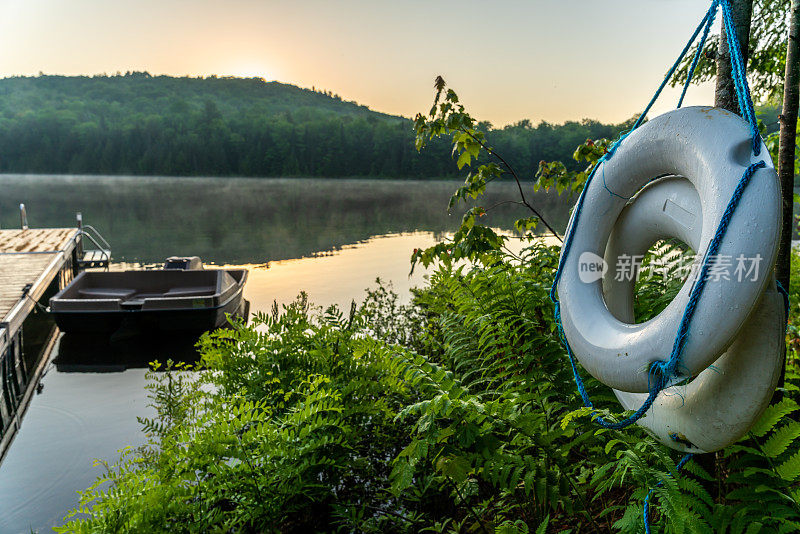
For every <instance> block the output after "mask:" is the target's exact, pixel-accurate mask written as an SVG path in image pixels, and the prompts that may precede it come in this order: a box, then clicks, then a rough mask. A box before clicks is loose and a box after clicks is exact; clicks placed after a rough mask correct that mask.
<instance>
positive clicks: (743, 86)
mask: <svg viewBox="0 0 800 534" xmlns="http://www.w3.org/2000/svg"><path fill="white" fill-rule="evenodd" d="M715 1H716V0H715ZM720 4H721V5H722V15H723V16H722V20H723V23H724V24H725V32H726V34H727V36H728V50H729V52H730V56H731V71H732V74H733V82H734V83H733V85H734V88H735V89H736V96H737V98H738V100H739V111H740V112H741V113H742V116H744V118H745V119H747V122H749V123H750V133H751V134H752V136H753V154H755V155H756V156H758V155H759V154H760V153H761V133H760V132H759V131H758V120H757V119H756V111H755V108H754V107H753V99H752V98H751V97H750V86H749V85H748V84H747V69H746V67H745V64H744V59H743V58H742V50H741V48H740V46H739V39H738V37H737V36H736V27H735V26H734V25H733V15H732V13H731V4H730V2H729V0H720ZM748 44H749V43H748Z"/></svg>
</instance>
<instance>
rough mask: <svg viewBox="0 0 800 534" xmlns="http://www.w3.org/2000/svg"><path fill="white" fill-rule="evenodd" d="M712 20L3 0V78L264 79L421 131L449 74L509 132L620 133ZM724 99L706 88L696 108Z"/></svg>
mask: <svg viewBox="0 0 800 534" xmlns="http://www.w3.org/2000/svg"><path fill="white" fill-rule="evenodd" d="M706 9H707V5H706V2H697V1H692V0H613V1H610V2H605V3H603V4H602V5H598V3H593V2H588V1H586V0H568V1H564V2H555V1H552V0H538V1H536V0H534V1H532V2H530V1H529V2H523V1H520V0H503V1H498V2H495V3H493V4H491V5H490V6H489V5H487V4H485V3H479V2H471V1H466V2H464V1H462V2H455V1H454V0H442V1H440V2H437V3H435V4H431V3H426V2H422V1H421V0H407V1H406V2H403V3H389V2H380V1H379V2H367V1H366V0H346V1H343V2H338V3H335V4H334V3H330V2H327V3H326V2H323V1H321V0H306V1H305V2H289V1H284V0H272V1H266V2H255V1H253V0H229V1H227V2H218V1H194V2H189V1H188V0H161V1H158V2H157V1H155V0H142V1H139V2H135V3H134V2H131V1H128V0H120V1H118V2H114V3H102V2H98V1H96V0H74V1H72V2H69V3H63V2H57V1H56V0H0V76H3V77H8V76H14V75H37V74H38V73H39V72H43V73H47V74H54V75H58V74H60V75H67V76H70V75H88V76H92V75H96V74H102V73H106V74H113V73H116V72H122V73H124V72H126V71H148V72H150V73H151V74H152V75H154V76H155V75H161V74H165V75H170V76H183V75H188V76H208V75H212V74H216V75H218V76H226V75H232V76H240V77H252V76H256V77H263V78H264V79H265V80H267V81H273V80H274V81H279V82H281V83H288V84H292V85H297V86H299V87H304V88H311V87H312V86H313V87H316V88H317V89H324V90H329V91H332V92H333V93H336V94H339V95H340V96H341V97H342V98H343V99H345V100H353V101H356V102H358V103H360V104H364V105H367V106H369V107H370V109H373V110H375V111H380V112H384V113H389V114H393V115H402V116H405V117H413V116H414V115H415V114H416V113H417V112H420V111H425V110H427V109H428V108H429V107H430V103H431V101H432V96H433V87H432V85H433V79H434V77H435V76H436V75H439V74H441V75H442V76H444V78H445V79H446V80H447V81H448V82H449V84H450V85H451V87H453V88H454V89H455V90H456V91H457V92H458V93H459V95H460V96H461V98H462V101H463V102H464V103H465V104H466V105H467V107H468V109H469V110H470V111H471V113H472V114H473V115H474V116H476V117H477V118H479V119H481V120H488V121H490V122H492V123H493V124H494V125H496V126H503V125H505V124H509V123H513V122H516V121H518V120H521V119H529V120H531V122H533V123H538V122H540V121H542V120H544V121H548V122H552V123H562V122H564V121H568V120H581V119H584V118H589V119H595V120H599V121H601V122H605V123H619V122H622V121H624V120H626V119H628V118H630V117H631V116H632V115H634V114H635V113H638V112H639V111H641V109H642V107H643V106H644V105H645V104H646V102H647V101H648V100H649V98H650V96H651V94H652V93H653V91H654V90H655V88H656V87H657V85H658V83H660V81H661V79H662V77H663V75H664V72H666V70H667V68H668V67H669V66H670V65H671V64H672V62H673V60H674V58H675V57H676V55H677V54H678V52H679V51H680V49H681V48H682V47H683V45H684V43H685V41H686V39H687V38H688V36H689V35H690V34H691V32H692V31H693V29H694V27H695V26H696V24H697V22H698V21H699V19H700V18H701V17H702V14H703V12H704V11H705V10H706ZM676 93H677V90H676V89H668V90H667V91H666V92H665V95H664V97H663V99H662V101H661V102H660V103H659V105H658V106H657V107H656V108H655V112H656V113H658V112H662V111H666V110H667V109H670V108H671V107H672V106H674V103H675V100H676ZM712 98H713V88H712V87H710V86H709V84H706V85H705V86H702V87H696V88H693V89H692V90H691V91H690V94H689V97H688V99H687V104H689V105H692V104H701V103H710V102H711V101H712Z"/></svg>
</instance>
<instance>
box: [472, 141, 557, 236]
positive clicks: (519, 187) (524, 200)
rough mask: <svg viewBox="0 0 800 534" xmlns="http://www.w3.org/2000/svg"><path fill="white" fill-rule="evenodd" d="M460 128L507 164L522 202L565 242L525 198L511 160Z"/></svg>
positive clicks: (491, 154) (490, 153)
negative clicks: (507, 159)
mask: <svg viewBox="0 0 800 534" xmlns="http://www.w3.org/2000/svg"><path fill="white" fill-rule="evenodd" d="M460 130H461V131H462V132H464V133H465V134H467V135H468V136H470V137H471V138H472V139H473V140H474V141H475V142H476V143H478V144H479V145H481V148H483V149H484V150H485V151H486V152H487V153H488V154H489V155H490V156H493V157H495V158H497V159H498V160H499V161H500V163H502V164H503V165H504V166H505V168H506V169H507V170H508V173H509V174H511V176H513V177H514V181H515V182H517V188H518V189H519V196H520V198H521V199H522V204H524V205H525V206H526V207H527V208H528V209H529V210H531V211H532V212H533V214H534V215H536V217H537V218H538V219H539V220H540V221H542V223H544V225H545V226H546V227H547V229H548V230H549V231H550V233H551V234H553V235H554V236H555V238H556V239H558V240H559V241H560V242H562V243H563V242H564V240H563V239H561V236H560V235H558V232H556V231H555V229H554V228H553V227H552V226H550V224H549V223H548V222H547V219H545V218H544V217H542V214H541V213H539V212H538V211H536V208H534V207H533V206H531V204H530V203H529V202H528V199H527V198H525V193H524V191H523V190H522V183H521V182H520V179H519V175H518V174H517V172H516V171H515V170H514V167H512V166H511V164H510V163H509V162H507V161H506V160H505V158H504V157H503V156H501V155H500V154H498V153H497V152H495V151H494V150H493V149H492V148H491V147H489V146H488V145H487V144H486V143H484V142H483V141H482V140H480V139H478V138H477V137H475V136H474V135H473V134H472V132H470V131H469V130H466V129H464V128H460Z"/></svg>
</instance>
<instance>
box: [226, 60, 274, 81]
mask: <svg viewBox="0 0 800 534" xmlns="http://www.w3.org/2000/svg"><path fill="white" fill-rule="evenodd" d="M229 72H230V73H231V75H233V76H238V77H240V78H264V79H265V80H270V79H274V77H275V76H274V73H273V72H272V69H269V68H267V67H265V66H263V65H258V64H253V63H243V64H241V65H237V66H235V67H234V68H232V69H230V71H229Z"/></svg>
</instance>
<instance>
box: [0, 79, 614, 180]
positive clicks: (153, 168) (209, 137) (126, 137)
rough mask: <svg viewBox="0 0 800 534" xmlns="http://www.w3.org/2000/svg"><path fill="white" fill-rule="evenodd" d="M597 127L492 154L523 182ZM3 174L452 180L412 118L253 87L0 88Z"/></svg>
mask: <svg viewBox="0 0 800 534" xmlns="http://www.w3.org/2000/svg"><path fill="white" fill-rule="evenodd" d="M619 129H620V127H619V126H612V125H603V124H600V123H597V122H593V121H582V122H568V123H566V124H564V125H555V126H554V125H551V124H547V123H540V124H539V125H537V126H533V125H532V124H531V123H530V122H529V121H521V122H519V123H518V124H515V125H513V126H508V127H505V128H502V129H497V130H492V131H491V132H490V134H489V141H490V143H491V144H492V145H493V146H494V147H495V148H496V149H497V150H498V152H500V153H501V154H503V155H504V156H505V157H506V159H508V160H510V161H512V162H513V163H514V164H515V166H516V167H517V168H518V169H519V170H521V171H523V172H527V173H529V172H534V171H535V169H536V167H537V165H538V162H539V161H540V160H542V159H547V160H552V159H560V160H562V161H564V162H565V163H567V162H568V161H571V158H570V156H571V154H572V151H573V150H574V149H575V147H576V146H577V145H578V144H579V143H581V142H582V141H584V140H585V139H587V138H598V137H609V136H613V135H616V133H617V132H618V131H619ZM0 172H7V173H8V172H13V173H76V174H145V175H203V176H214V175H222V176H229V175H236V176H321V177H341V176H384V177H396V178H439V177H447V176H455V175H456V174H457V171H456V167H455V165H454V163H453V162H452V161H451V159H450V157H449V146H448V145H447V144H446V143H438V144H434V145H433V146H431V147H430V148H428V149H426V150H425V151H423V152H422V153H421V154H418V153H417V152H416V151H415V150H414V146H413V131H412V124H411V121H410V120H409V119H406V118H402V117H395V116H391V115H386V114H383V113H377V112H374V111H371V110H369V109H368V108H367V107H366V106H360V105H358V104H356V103H354V102H346V101H343V100H342V99H341V98H340V97H339V96H338V95H333V94H331V93H330V92H320V91H315V90H309V89H301V88H299V87H295V86H293V85H287V84H282V83H278V82H265V81H263V80H262V79H260V78H249V79H245V78H216V77H208V78H189V77H183V78H173V77H169V76H156V77H153V76H150V75H149V74H147V73H138V72H137V73H128V74H125V75H117V76H93V77H85V76H78V77H67V76H44V75H42V76H37V77H13V78H5V79H0Z"/></svg>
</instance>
